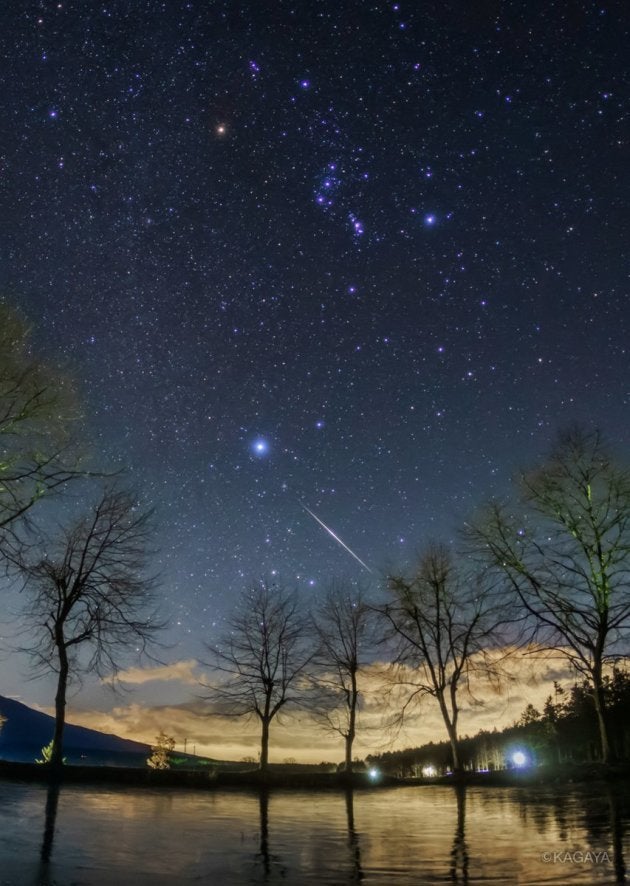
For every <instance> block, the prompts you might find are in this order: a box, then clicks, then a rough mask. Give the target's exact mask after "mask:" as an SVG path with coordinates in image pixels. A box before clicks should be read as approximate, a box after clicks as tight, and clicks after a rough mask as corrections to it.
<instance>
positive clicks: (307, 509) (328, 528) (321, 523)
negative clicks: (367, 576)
mask: <svg viewBox="0 0 630 886" xmlns="http://www.w3.org/2000/svg"><path fill="white" fill-rule="evenodd" d="M300 504H301V505H302V507H303V508H304V510H305V511H306V513H307V514H310V515H311V517H312V518H313V520H317V522H318V523H319V525H320V526H322V527H323V528H324V529H325V530H326V532H327V533H328V534H329V535H332V537H333V538H334V539H335V541H337V542H339V544H340V545H341V547H342V548H345V549H346V551H347V552H348V553H349V554H351V555H352V556H353V557H354V559H355V560H356V561H357V563H360V564H361V566H363V568H364V569H367V571H368V572H370V573H371V572H372V570H371V569H370V567H369V566H368V565H367V563H364V562H363V560H362V559H361V557H358V556H357V555H356V554H355V553H354V551H352V550H350V548H349V547H348V545H347V544H346V543H345V542H343V541H342V540H341V539H340V538H339V536H338V535H335V533H334V532H333V531H332V529H331V528H330V527H329V526H326V524H325V523H324V521H323V520H320V519H319V517H318V516H317V514H314V513H313V512H312V511H311V509H310V508H307V507H306V505H305V504H304V502H303V501H301V502H300Z"/></svg>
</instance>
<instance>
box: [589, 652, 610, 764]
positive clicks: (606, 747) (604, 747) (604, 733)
mask: <svg viewBox="0 0 630 886" xmlns="http://www.w3.org/2000/svg"><path fill="white" fill-rule="evenodd" d="M593 701H594V702H595V713H596V714H597V725H598V727H599V741H600V744H601V754H602V763H610V760H611V752H610V741H609V738H608V725H607V723H606V702H605V701H604V684H603V682H602V669H601V664H598V665H596V666H595V667H594V668H593Z"/></svg>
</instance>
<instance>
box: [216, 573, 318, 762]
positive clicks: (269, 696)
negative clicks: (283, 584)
mask: <svg viewBox="0 0 630 886" xmlns="http://www.w3.org/2000/svg"><path fill="white" fill-rule="evenodd" d="M207 649H208V651H209V652H210V653H211V655H212V666H213V667H214V668H215V670H216V671H217V672H218V673H219V674H220V675H221V679H220V681H219V682H218V683H216V684H212V685H210V684H204V685H205V688H207V689H210V690H211V691H210V693H209V695H208V697H209V698H211V699H212V700H214V701H216V702H217V703H218V705H219V708H220V712H221V713H222V714H224V715H225V716H236V717H256V718H258V720H259V721H260V726H261V739H260V769H261V771H263V772H265V771H266V770H267V768H268V763H269V727H270V725H271V723H272V721H273V720H274V719H275V718H276V717H277V716H278V714H279V713H280V712H281V711H282V710H284V709H285V708H286V707H287V706H289V705H296V704H300V703H302V701H303V695H304V686H303V685H302V684H301V678H302V677H303V676H304V674H305V670H306V667H307V665H308V664H309V662H310V660H311V658H312V653H311V652H310V651H309V649H308V645H307V643H306V622H305V620H304V618H303V616H302V615H301V613H300V610H299V606H298V600H297V596H296V594H295V593H288V592H286V591H284V590H283V589H281V588H279V587H277V586H275V585H269V584H267V583H266V582H264V581H261V582H259V583H258V584H256V585H255V586H254V587H252V588H251V590H249V591H248V592H246V593H245V594H244V595H243V596H242V597H241V599H240V601H239V603H238V605H237V608H236V611H235V613H234V615H233V616H232V618H231V619H230V621H229V622H228V629H227V631H226V633H225V635H224V637H223V639H222V641H221V642H220V643H219V644H218V645H216V646H207Z"/></svg>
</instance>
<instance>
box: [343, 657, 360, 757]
mask: <svg viewBox="0 0 630 886" xmlns="http://www.w3.org/2000/svg"><path fill="white" fill-rule="evenodd" d="M351 676H352V690H351V694H350V711H349V713H350V716H349V718H348V731H347V732H346V772H352V745H353V743H354V736H355V731H356V721H357V699H358V696H359V693H358V690H357V675H356V674H355V673H352V675H351Z"/></svg>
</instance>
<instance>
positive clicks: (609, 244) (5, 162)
mask: <svg viewBox="0 0 630 886" xmlns="http://www.w3.org/2000/svg"><path fill="white" fill-rule="evenodd" d="M17 6H19V9H17V8H16V9H15V10H13V11H11V10H10V9H9V8H7V9H4V10H3V11H2V12H1V13H0V17H1V19H2V29H1V33H2V41H3V43H4V49H3V59H4V66H3V94H4V103H3V104H4V110H3V116H2V119H1V125H2V129H3V133H2V140H1V145H2V147H1V156H0V170H1V173H2V182H3V188H2V213H1V214H0V242H1V244H2V251H1V255H2V262H1V264H0V268H1V275H2V279H1V281H0V282H1V286H2V288H1V291H2V293H3V294H4V297H6V299H7V300H8V301H9V302H10V303H12V304H15V305H16V306H18V307H19V308H21V309H22V310H23V311H24V312H25V313H26V314H27V316H28V317H29V318H30V320H31V321H32V323H33V326H34V335H35V338H36V341H37V345H38V348H39V349H40V351H43V352H44V353H45V354H46V355H47V356H48V357H49V359H53V360H55V361H62V362H63V363H64V365H65V366H66V367H67V368H68V369H69V371H70V372H71V373H72V374H73V375H74V376H75V377H76V378H77V379H78V382H79V386H80V388H81V392H82V396H83V402H84V407H85V413H86V429H85V432H86V435H87V436H88V437H89V438H90V439H91V440H92V441H93V448H94V450H95V452H96V453H98V457H99V458H100V460H101V462H102V463H104V464H106V465H110V466H112V465H115V466H120V465H125V466H127V467H128V469H129V472H130V475H131V477H132V479H133V480H134V482H136V483H137V485H138V486H139V488H140V489H141V490H142V491H143V492H144V494H145V496H146V499H147V501H148V502H149V503H151V504H153V505H155V507H156V508H157V512H158V517H159V527H160V528H159V539H158V541H159V549H160V554H159V557H158V560H159V563H158V566H159V568H160V569H161V570H162V572H163V589H164V590H163V593H164V596H165V602H166V604H167V608H168V609H169V610H170V611H173V612H175V621H174V626H173V629H172V634H173V636H174V638H175V639H176V640H177V641H179V642H181V644H182V649H184V651H185V652H186V649H185V647H187V645H188V644H190V649H191V650H192V652H193V653H194V652H196V650H197V646H195V645H194V644H195V643H196V642H197V641H198V640H204V639H208V637H209V633H210V632H211V631H212V626H213V624H217V623H220V622H221V621H222V619H223V618H224V616H225V615H226V613H227V612H228V611H229V609H230V607H231V605H232V601H233V599H234V597H235V595H236V594H237V593H239V592H240V591H241V590H242V589H243V588H244V587H245V586H246V585H247V584H248V583H249V582H250V581H251V580H252V579H255V578H256V577H258V576H260V575H261V574H266V575H270V576H277V577H278V579H279V580H280V581H282V582H284V583H285V584H287V585H289V586H292V585H294V584H297V585H298V586H299V587H301V588H303V589H304V590H305V591H308V592H309V593H312V594H317V592H318V590H319V589H320V588H323V587H325V585H326V583H327V581H328V580H329V579H330V578H331V577H332V576H333V575H339V574H345V575H349V576H351V577H353V578H357V579H358V578H360V577H364V573H362V572H361V568H360V566H359V565H358V564H357V563H356V562H355V561H353V560H352V558H350V557H349V556H348V554H347V553H346V552H345V551H344V550H343V549H342V548H341V547H340V546H339V545H336V544H335V542H334V541H333V540H331V538H330V537H329V536H327V535H326V533H325V532H324V531H323V530H322V529H321V527H319V526H318V525H317V524H316V522H315V521H314V520H313V519H312V518H311V517H310V516H309V515H308V514H307V513H305V511H304V509H303V508H302V507H301V504H300V503H301V502H305V503H306V504H307V505H308V507H309V508H311V509H312V510H313V511H314V512H315V513H316V514H317V515H318V516H319V517H321V519H322V520H324V521H325V522H326V523H327V524H328V525H329V526H331V527H332V528H333V529H334V531H335V532H336V533H337V534H338V535H339V537H340V538H342V539H343V540H344V542H346V543H347V544H348V545H349V546H350V547H351V548H352V550H354V551H356V552H357V554H358V555H359V556H360V557H361V559H362V560H364V561H365V562H366V563H368V564H369V566H370V567H371V568H373V569H374V570H375V572H376V573H378V571H379V570H380V569H381V568H384V567H385V566H386V565H387V564H388V563H393V562H396V563H401V562H403V561H404V560H405V559H406V558H408V557H411V556H413V554H414V553H415V551H417V549H418V548H419V547H420V546H421V545H422V544H423V542H424V541H426V540H427V539H428V538H429V537H437V536H444V537H446V538H450V537H453V535H454V532H455V530H456V528H457V525H458V522H461V520H463V519H466V517H467V516H468V515H469V514H470V512H471V511H472V510H473V509H474V508H475V507H476V506H477V505H479V504H480V503H481V502H482V501H483V500H484V499H485V498H486V497H488V496H490V495H492V494H494V493H500V492H502V491H504V490H506V489H507V487H508V482H509V479H510V477H511V475H512V474H513V472H514V470H515V469H516V468H517V467H518V466H519V465H521V464H523V463H530V462H532V461H533V460H535V459H536V458H537V457H539V456H540V454H541V453H542V452H544V451H545V449H546V448H547V446H548V443H549V441H550V439H551V438H552V437H553V436H554V434H555V432H556V430H557V429H558V428H559V427H560V426H562V425H563V424H566V423H569V422H571V421H582V422H586V423H587V424H597V425H600V426H601V427H602V428H603V429H604V430H605V431H606V432H607V434H608V435H609V436H610V438H611V439H612V440H613V441H614V442H616V443H618V444H624V443H627V440H628V438H629V435H630V420H629V417H628V378H629V373H628V362H629V361H628V340H629V338H628V333H629V329H628V327H629V325H630V324H629V323H628V319H629V314H630V309H629V307H628V270H627V269H628V264H627V258H628V242H629V240H628V234H629V226H628V210H627V206H628V193H627V181H628V176H627V163H628V161H627V157H628V153H627V149H628V129H627V124H628V78H627V51H628V45H629V43H628V30H629V19H628V13H627V10H626V11H624V10H623V8H622V7H621V6H617V5H616V4H603V3H589V2H578V3H571V4H564V3H552V4H549V3H545V4H542V3H527V4H523V3H516V2H508V3H502V4H499V3H494V2H486V3H482V4H457V3H441V2H440V3H438V2H436V3H428V4H424V3H423V4H417V3H411V2H401V3H391V2H390V3H371V2H358V0H349V2H347V3H334V2H328V0H325V2H324V0H308V2H306V0H294V2H285V0H278V2H276V3H273V4H265V3H259V2H251V3H238V2H216V3H211V4H209V3H205V2H201V0H190V2H178V0H173V2H169V3H161V2H150V3H149V2H138V3H131V4H130V3H126V2H124V3H123V2H122V0H111V2H103V3H98V4H86V3H84V2H46V0H41V2H29V3H26V4H18V5H17ZM186 654H188V653H187V652H186Z"/></svg>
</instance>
